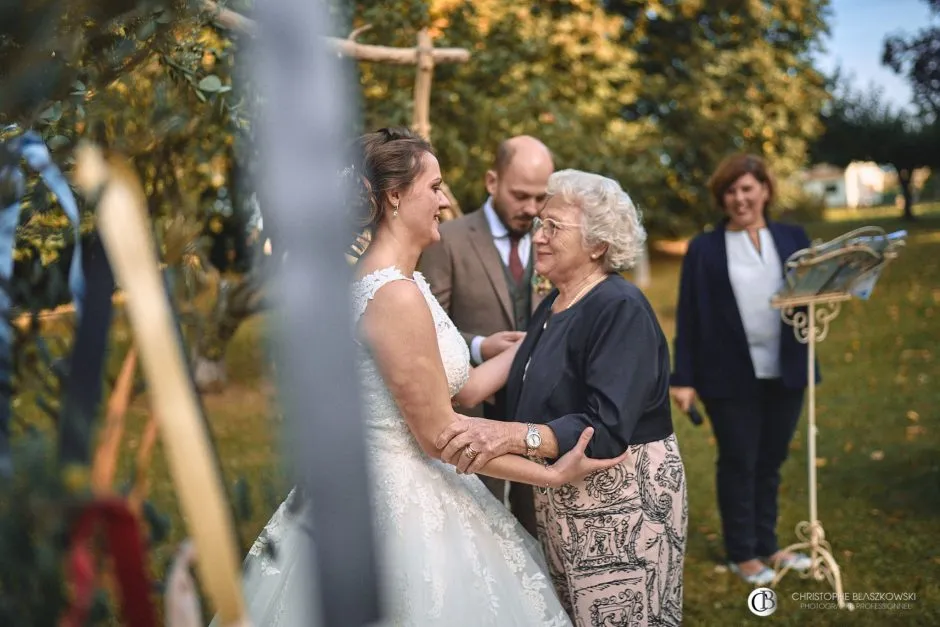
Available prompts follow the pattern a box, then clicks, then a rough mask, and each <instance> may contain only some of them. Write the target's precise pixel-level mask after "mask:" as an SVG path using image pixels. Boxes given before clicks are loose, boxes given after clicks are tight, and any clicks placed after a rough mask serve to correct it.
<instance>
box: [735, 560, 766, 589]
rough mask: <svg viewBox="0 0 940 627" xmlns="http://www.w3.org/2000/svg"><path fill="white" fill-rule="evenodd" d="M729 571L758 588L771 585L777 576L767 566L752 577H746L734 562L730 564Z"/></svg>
mask: <svg viewBox="0 0 940 627" xmlns="http://www.w3.org/2000/svg"><path fill="white" fill-rule="evenodd" d="M728 569H729V570H730V571H731V572H733V573H734V574H735V575H737V576H738V577H740V578H741V579H743V580H744V581H746V582H747V583H749V584H751V585H752V586H758V587H761V586H766V585H769V584H770V583H771V582H773V580H774V578H776V576H777V574H776V573H775V572H774V571H773V570H771V569H770V568H767V567H766V566H764V567H763V568H761V569H760V570H759V571H757V572H756V573H754V574H752V575H745V574H744V573H742V572H741V569H740V568H738V565H737V564H735V563H733V562H730V563H729V564H728Z"/></svg>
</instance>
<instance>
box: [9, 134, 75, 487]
mask: <svg viewBox="0 0 940 627" xmlns="http://www.w3.org/2000/svg"><path fill="white" fill-rule="evenodd" d="M0 148H2V149H4V150H6V151H7V153H8V154H9V156H10V157H11V159H9V161H8V163H12V164H15V165H5V166H3V167H0V182H2V181H5V182H7V183H8V184H9V186H10V187H9V188H10V189H12V191H13V201H12V202H11V203H10V204H9V205H7V206H5V207H2V208H0V281H3V282H4V283H5V285H4V286H3V287H4V288H3V289H0V475H7V476H8V475H9V474H10V473H11V472H12V461H11V459H10V399H11V395H12V389H11V377H12V375H13V372H12V370H13V360H12V354H11V348H12V345H13V328H12V326H11V325H10V320H9V313H10V307H11V305H12V299H11V295H10V283H11V281H12V279H13V251H14V249H15V248H16V229H17V226H19V222H20V208H21V201H22V198H23V195H24V194H25V190H26V179H25V176H24V174H23V172H22V170H21V169H20V167H19V165H18V162H19V160H20V159H23V160H25V161H26V165H27V166H29V168H30V170H32V171H34V172H36V173H38V174H39V176H40V177H41V178H42V180H43V183H44V184H45V185H46V187H47V188H48V189H49V191H51V192H52V193H54V194H55V195H56V198H58V200H59V205H60V206H61V207H62V210H63V211H65V215H66V216H68V219H69V222H71V223H72V228H73V231H74V233H75V250H74V251H73V253H72V261H71V265H70V267H69V291H70V292H71V294H72V299H73V301H74V305H75V312H76V315H77V316H79V317H80V316H81V308H82V302H83V299H84V294H85V278H84V274H83V272H82V249H81V232H80V226H81V225H80V215H79V212H78V204H77V203H76V202H75V196H73V194H72V190H71V188H70V187H69V184H68V181H67V180H66V178H65V176H64V175H63V174H62V172H61V171H60V170H59V168H58V167H57V166H56V165H55V163H54V162H53V161H52V156H51V155H50V154H49V149H48V148H47V147H46V145H45V144H44V143H43V141H42V137H40V135H39V133H37V132H35V131H28V132H26V133H23V134H22V135H19V136H17V137H15V138H13V139H11V140H10V141H8V142H6V143H5V144H4V145H2V146H0ZM4 200H5V201H7V200H9V199H4Z"/></svg>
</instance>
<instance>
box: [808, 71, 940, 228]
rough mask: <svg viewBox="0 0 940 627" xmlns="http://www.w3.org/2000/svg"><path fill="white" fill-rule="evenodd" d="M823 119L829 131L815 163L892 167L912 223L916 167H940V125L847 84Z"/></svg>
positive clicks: (815, 147)
mask: <svg viewBox="0 0 940 627" xmlns="http://www.w3.org/2000/svg"><path fill="white" fill-rule="evenodd" d="M821 119H822V123H823V125H824V127H825V131H824V133H823V134H822V135H821V136H820V137H819V139H818V140H817V142H816V143H815V144H814V145H813V147H812V154H813V157H814V159H815V160H816V161H817V162H825V163H831V164H834V165H839V166H846V165H848V164H849V163H851V162H852V161H874V162H876V163H885V164H890V165H891V166H892V167H893V168H894V169H895V171H896V172H897V175H898V183H899V185H900V188H901V193H902V195H903V196H904V218H906V219H908V220H913V219H914V211H913V192H912V189H911V178H912V176H913V174H914V171H915V170H916V169H918V168H921V167H924V166H938V165H940V123H937V122H934V123H932V124H929V123H925V122H924V120H923V119H922V118H921V117H919V116H914V115H911V114H909V113H906V112H904V111H898V110H895V109H893V108H892V107H891V106H890V105H888V104H887V103H885V101H884V99H883V95H882V94H881V93H880V92H877V91H874V92H871V93H868V94H859V93H854V92H853V91H852V90H851V89H850V88H849V87H848V86H847V85H845V84H843V83H840V84H839V86H838V88H837V96H836V98H835V100H833V102H832V103H831V104H830V106H829V107H827V110H826V111H825V112H824V114H823V115H822V118H821Z"/></svg>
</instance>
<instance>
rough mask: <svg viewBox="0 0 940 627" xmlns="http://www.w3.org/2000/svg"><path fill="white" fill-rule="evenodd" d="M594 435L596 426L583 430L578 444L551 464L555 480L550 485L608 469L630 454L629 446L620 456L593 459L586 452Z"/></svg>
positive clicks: (573, 480) (578, 479)
mask: <svg viewBox="0 0 940 627" xmlns="http://www.w3.org/2000/svg"><path fill="white" fill-rule="evenodd" d="M593 435H594V428H593V427H588V428H587V429H585V430H584V431H582V432H581V437H579V438H578V442H577V444H575V445H574V448H572V449H571V450H570V451H568V452H567V453H565V454H564V455H562V456H561V457H560V458H559V459H558V461H557V462H555V463H554V464H552V465H551V466H549V469H550V470H551V471H552V473H553V480H552V481H551V483H550V485H549V486H548V487H550V488H558V487H561V486H563V485H565V484H566V483H573V482H575V481H580V480H581V479H584V478H585V477H587V476H588V475H589V474H591V473H593V472H597V471H598V470H606V469H608V468H610V467H611V466H616V465H617V464H620V463H621V462H623V461H624V460H625V459H627V457H628V456H629V455H630V449H629V448H627V450H625V451H624V452H623V453H622V454H621V455H620V456H619V457H615V458H613V459H591V458H590V457H588V456H587V454H586V453H585V450H586V449H587V445H588V442H590V441H591V437H593Z"/></svg>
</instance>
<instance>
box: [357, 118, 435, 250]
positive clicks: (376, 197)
mask: <svg viewBox="0 0 940 627" xmlns="http://www.w3.org/2000/svg"><path fill="white" fill-rule="evenodd" d="M426 152H429V153H431V154H434V151H433V150H432V149H431V144H429V143H428V142H427V141H425V140H424V139H422V138H421V137H419V136H418V135H416V134H414V133H413V132H411V131H410V130H408V129H406V128H383V129H381V130H378V131H376V132H374V133H367V134H365V135H362V136H360V137H359V138H358V139H357V140H356V141H355V142H353V145H352V150H351V154H350V155H349V160H348V163H351V164H352V165H351V166H350V167H347V168H346V170H344V171H343V178H344V180H346V181H347V182H348V183H350V184H351V186H352V187H354V188H355V189H354V190H350V192H351V194H352V199H351V202H350V206H349V212H350V217H351V218H352V221H353V227H354V228H355V230H356V232H357V233H361V232H363V231H366V230H374V229H375V227H376V226H377V225H378V224H379V223H380V222H381V221H382V218H384V217H385V214H386V212H387V211H392V210H393V208H392V207H391V206H389V205H390V203H389V201H388V194H389V192H393V191H403V190H406V189H408V188H409V187H410V186H411V185H412V183H414V182H415V179H416V178H418V175H419V174H421V169H422V165H421V157H422V155H423V154H424V153H426Z"/></svg>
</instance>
